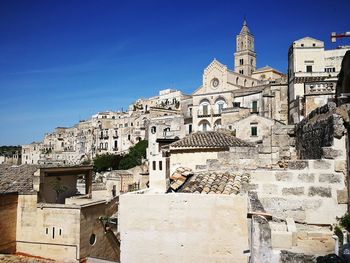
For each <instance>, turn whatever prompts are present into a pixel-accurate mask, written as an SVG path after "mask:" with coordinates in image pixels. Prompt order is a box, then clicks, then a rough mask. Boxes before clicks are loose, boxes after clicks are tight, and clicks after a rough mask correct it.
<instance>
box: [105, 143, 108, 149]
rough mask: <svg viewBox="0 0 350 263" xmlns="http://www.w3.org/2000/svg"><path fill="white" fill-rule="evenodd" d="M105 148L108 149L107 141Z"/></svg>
mask: <svg viewBox="0 0 350 263" xmlns="http://www.w3.org/2000/svg"><path fill="white" fill-rule="evenodd" d="M105 149H106V150H107V149H108V142H106V143H105Z"/></svg>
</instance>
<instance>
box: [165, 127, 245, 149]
mask: <svg viewBox="0 0 350 263" xmlns="http://www.w3.org/2000/svg"><path fill="white" fill-rule="evenodd" d="M248 146H252V144H251V143H248V142H246V141H243V140H241V139H238V138H236V137H234V136H232V135H229V134H227V133H223V132H218V131H208V132H196V133H192V134H190V135H188V136H186V137H184V138H183V139H181V140H179V141H176V142H174V143H172V144H170V149H179V148H214V149H226V148H229V147H248Z"/></svg>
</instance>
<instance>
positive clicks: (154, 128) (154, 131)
mask: <svg viewBox="0 0 350 263" xmlns="http://www.w3.org/2000/svg"><path fill="white" fill-rule="evenodd" d="M156 131H157V128H156V126H152V127H151V133H152V134H155V133H156Z"/></svg>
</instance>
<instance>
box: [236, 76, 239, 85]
mask: <svg viewBox="0 0 350 263" xmlns="http://www.w3.org/2000/svg"><path fill="white" fill-rule="evenodd" d="M238 80H239V77H237V78H236V85H238Z"/></svg>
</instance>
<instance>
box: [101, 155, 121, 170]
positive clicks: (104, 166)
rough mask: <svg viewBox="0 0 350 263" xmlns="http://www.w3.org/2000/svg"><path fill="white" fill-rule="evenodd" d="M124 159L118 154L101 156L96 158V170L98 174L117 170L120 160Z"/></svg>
mask: <svg viewBox="0 0 350 263" xmlns="http://www.w3.org/2000/svg"><path fill="white" fill-rule="evenodd" d="M122 158H123V157H122V156H120V155H117V154H110V153H106V154H101V155H97V156H96V157H95V158H94V170H95V171H96V172H102V171H107V170H111V169H112V170H117V169H118V167H119V163H120V160H121V159H122Z"/></svg>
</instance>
